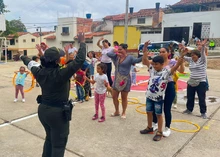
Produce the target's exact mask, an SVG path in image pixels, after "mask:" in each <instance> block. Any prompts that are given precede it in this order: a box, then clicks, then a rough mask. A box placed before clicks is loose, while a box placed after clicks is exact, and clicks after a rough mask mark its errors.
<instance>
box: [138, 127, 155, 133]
mask: <svg viewBox="0 0 220 157" xmlns="http://www.w3.org/2000/svg"><path fill="white" fill-rule="evenodd" d="M140 133H141V134H154V129H153V128H149V127H147V128H146V129H144V130H140Z"/></svg>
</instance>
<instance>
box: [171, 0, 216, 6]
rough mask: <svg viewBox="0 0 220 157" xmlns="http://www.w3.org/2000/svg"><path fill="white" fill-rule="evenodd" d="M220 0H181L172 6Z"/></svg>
mask: <svg viewBox="0 0 220 157" xmlns="http://www.w3.org/2000/svg"><path fill="white" fill-rule="evenodd" d="M216 2H220V0H181V1H180V2H178V3H175V4H174V5H172V6H179V5H181V6H182V5H192V4H206V3H216Z"/></svg>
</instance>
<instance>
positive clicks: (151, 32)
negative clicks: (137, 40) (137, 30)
mask: <svg viewBox="0 0 220 157" xmlns="http://www.w3.org/2000/svg"><path fill="white" fill-rule="evenodd" d="M141 34H161V31H144V32H141Z"/></svg>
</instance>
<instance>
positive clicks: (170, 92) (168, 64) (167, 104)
mask: <svg viewBox="0 0 220 157" xmlns="http://www.w3.org/2000/svg"><path fill="white" fill-rule="evenodd" d="M149 44H150V41H147V42H146V43H145V47H144V48H145V49H144V50H143V51H147V46H148V45H149ZM160 56H162V57H163V58H164V68H167V69H171V68H172V67H173V66H175V64H176V63H177V61H176V60H175V59H171V60H170V59H169V56H170V51H169V49H168V48H161V49H160ZM147 57H148V56H147V53H145V55H144V56H143V60H142V63H143V64H144V65H146V61H145V60H146V58H147ZM184 70H185V68H184V64H182V65H181V66H180V67H179V68H178V71H179V72H180V73H183V72H184ZM175 96H176V91H175V82H174V81H173V76H171V77H170V78H169V82H168V84H167V88H166V91H165V97H164V115H165V130H164V132H163V135H164V136H166V137H168V136H170V134H171V130H170V124H171V121H172V114H171V108H172V104H173V101H174V99H175ZM153 128H154V130H156V129H157V117H156V114H155V113H153Z"/></svg>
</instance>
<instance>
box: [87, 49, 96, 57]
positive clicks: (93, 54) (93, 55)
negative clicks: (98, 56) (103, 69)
mask: <svg viewBox="0 0 220 157" xmlns="http://www.w3.org/2000/svg"><path fill="white" fill-rule="evenodd" d="M89 53H92V57H93V58H95V52H94V51H89V52H88V53H87V57H89Z"/></svg>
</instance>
